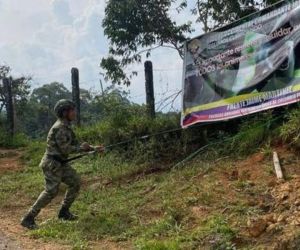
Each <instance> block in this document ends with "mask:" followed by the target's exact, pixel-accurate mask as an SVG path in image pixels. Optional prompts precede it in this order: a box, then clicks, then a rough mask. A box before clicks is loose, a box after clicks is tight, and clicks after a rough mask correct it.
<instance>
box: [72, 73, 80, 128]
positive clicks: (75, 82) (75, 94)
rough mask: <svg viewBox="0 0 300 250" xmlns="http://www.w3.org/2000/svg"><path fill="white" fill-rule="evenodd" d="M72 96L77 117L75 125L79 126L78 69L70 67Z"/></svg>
mask: <svg viewBox="0 0 300 250" xmlns="http://www.w3.org/2000/svg"><path fill="white" fill-rule="evenodd" d="M71 74H72V97H73V102H74V103H75V105H76V112H77V119H76V125H77V126H80V88H79V70H78V69H77V68H72V70H71Z"/></svg>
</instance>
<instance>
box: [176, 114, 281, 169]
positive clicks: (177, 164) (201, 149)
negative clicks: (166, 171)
mask: <svg viewBox="0 0 300 250" xmlns="http://www.w3.org/2000/svg"><path fill="white" fill-rule="evenodd" d="M282 117H283V115H280V116H277V117H275V118H274V119H271V120H268V121H267V122H265V123H263V124H262V125H260V126H256V128H260V127H263V126H265V125H268V126H270V124H271V122H273V121H276V120H278V119H279V118H282ZM244 133H246V132H244ZM241 134H243V133H241ZM241 134H239V136H240V135H241ZM236 136H237V135H236ZM236 136H234V137H229V138H226V139H220V140H218V141H216V142H212V143H209V144H206V145H204V146H202V147H201V148H199V149H197V150H196V151H195V152H193V153H192V154H190V155H188V156H187V157H186V158H184V159H183V160H181V161H180V162H178V163H176V164H175V165H174V166H173V167H171V168H177V167H179V166H180V165H183V164H184V163H186V162H188V161H190V160H192V159H193V158H195V157H196V156H197V155H198V154H199V153H201V152H202V151H204V150H206V149H207V148H208V147H210V146H212V145H216V144H218V143H221V142H227V141H230V140H234V138H235V137H236Z"/></svg>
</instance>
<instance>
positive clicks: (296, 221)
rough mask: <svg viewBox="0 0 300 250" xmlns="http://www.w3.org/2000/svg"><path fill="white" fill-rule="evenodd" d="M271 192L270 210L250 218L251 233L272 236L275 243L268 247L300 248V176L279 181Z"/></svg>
mask: <svg viewBox="0 0 300 250" xmlns="http://www.w3.org/2000/svg"><path fill="white" fill-rule="evenodd" d="M269 193H270V194H271V197H272V202H271V206H270V210H269V212H268V213H266V214H265V215H263V216H260V217H256V218H250V219H249V221H248V225H247V226H248V233H249V235H250V236H251V237H259V236H261V235H262V234H265V235H264V236H265V238H268V237H269V238H272V239H273V240H272V242H273V244H272V245H271V246H270V248H268V249H274V250H275V249H300V234H299V233H300V176H299V175H294V176H293V177H292V179H291V180H289V181H286V182H278V183H277V185H276V186H275V187H273V188H270V190H269ZM297 247H298V248H297Z"/></svg>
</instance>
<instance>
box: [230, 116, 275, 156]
mask: <svg viewBox="0 0 300 250" xmlns="http://www.w3.org/2000/svg"><path fill="white" fill-rule="evenodd" d="M276 126H278V119H277V118H276V117H275V118H274V117H273V115H272V113H271V112H265V113H261V114H256V115H254V116H252V117H247V118H245V119H243V122H242V123H241V124H240V126H239V131H238V133H237V134H236V135H235V136H233V137H232V138H229V140H228V144H229V149H230V152H232V153H234V154H237V155H247V154H250V153H252V152H255V151H256V150H257V149H258V148H259V147H260V146H261V145H263V144H266V143H268V142H269V138H270V137H272V135H273V132H274V127H276ZM226 150H227V152H228V147H226Z"/></svg>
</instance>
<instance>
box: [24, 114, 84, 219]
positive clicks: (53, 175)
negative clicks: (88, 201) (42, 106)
mask: <svg viewBox="0 0 300 250" xmlns="http://www.w3.org/2000/svg"><path fill="white" fill-rule="evenodd" d="M81 151H82V150H81V148H80V145H79V143H78V141H77V140H76V137H75V134H74V132H73V130H72V128H71V126H70V122H68V121H67V120H64V119H58V120H57V122H56V123H55V124H54V125H53V126H52V128H51V129H50V131H49V134H48V137H47V149H46V152H45V154H44V157H43V158H42V160H41V163H40V167H41V168H42V170H43V172H44V176H45V190H44V191H43V192H42V193H41V194H40V196H39V198H38V199H37V201H36V202H35V203H34V205H33V206H32V207H31V209H30V213H31V215H32V216H34V217H35V216H36V215H37V214H38V213H39V212H40V210H41V209H42V208H44V207H45V206H46V205H48V204H49V203H50V201H51V200H52V199H53V198H54V197H55V196H56V195H57V193H58V191H59V185H60V183H61V182H63V183H65V184H66V185H67V186H68V190H67V192H66V195H65V198H64V200H63V203H62V206H63V207H65V208H67V209H68V208H69V207H70V206H71V205H72V203H73V202H74V200H75V198H76V197H77V195H78V192H79V189H80V177H79V175H78V174H77V172H76V171H75V169H73V168H72V167H71V166H70V165H69V164H68V163H64V162H63V161H64V160H66V159H67V158H68V155H69V154H71V153H78V152H81Z"/></svg>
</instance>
